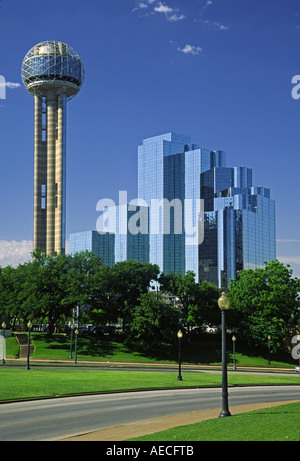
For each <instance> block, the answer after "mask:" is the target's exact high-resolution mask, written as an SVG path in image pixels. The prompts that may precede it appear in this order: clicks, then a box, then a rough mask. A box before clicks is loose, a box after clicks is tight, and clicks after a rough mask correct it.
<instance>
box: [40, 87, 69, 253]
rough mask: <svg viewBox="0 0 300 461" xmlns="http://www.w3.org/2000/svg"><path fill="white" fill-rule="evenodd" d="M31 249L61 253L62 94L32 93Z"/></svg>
mask: <svg viewBox="0 0 300 461" xmlns="http://www.w3.org/2000/svg"><path fill="white" fill-rule="evenodd" d="M34 99H35V136H34V235H33V240H34V242H33V243H34V249H37V248H39V249H42V250H45V251H46V254H47V255H52V256H53V255H57V254H60V253H64V252H65V215H66V210H65V203H66V200H65V191H66V188H65V180H66V178H65V171H66V168H65V162H66V143H65V138H66V124H65V119H66V95H65V93H60V92H58V91H53V90H49V91H48V92H47V93H46V96H37V95H35V97H34Z"/></svg>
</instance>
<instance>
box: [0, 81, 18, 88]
mask: <svg viewBox="0 0 300 461" xmlns="http://www.w3.org/2000/svg"><path fill="white" fill-rule="evenodd" d="M0 86H5V87H6V88H18V87H19V86H21V85H20V83H14V82H5V81H4V82H2V81H1V80H0Z"/></svg>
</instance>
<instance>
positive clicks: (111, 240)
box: [70, 205, 149, 267]
mask: <svg viewBox="0 0 300 461" xmlns="http://www.w3.org/2000/svg"><path fill="white" fill-rule="evenodd" d="M122 207H124V208H123V209H122V210H121V211H120V207H118V206H117V207H115V209H114V211H115V217H116V228H115V232H114V233H112V232H105V233H99V232H98V231H84V232H76V233H72V234H70V253H71V254H72V253H76V252H80V251H85V250H89V251H92V252H93V253H95V254H97V255H99V256H102V258H103V262H104V263H105V264H107V265H108V266H110V267H111V266H113V265H114V264H115V263H117V262H120V261H127V260H129V259H131V260H134V261H140V262H141V263H146V262H148V261H149V234H148V233H144V232H143V231H142V230H141V231H140V223H139V216H140V211H141V210H142V212H143V213H145V215H144V216H147V217H148V212H149V210H148V209H147V208H145V207H140V206H137V207H133V208H134V209H129V206H128V205H122ZM123 219H124V221H125V226H124V223H121V224H120V220H123ZM131 220H133V221H134V222H132V223H131V225H132V226H131V227H132V228H134V232H129V230H128V228H129V226H130V221H131ZM135 221H137V222H135ZM135 224H136V225H135Z"/></svg>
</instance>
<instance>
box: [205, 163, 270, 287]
mask: <svg viewBox="0 0 300 461" xmlns="http://www.w3.org/2000/svg"><path fill="white" fill-rule="evenodd" d="M200 182H201V197H202V199H203V201H204V209H205V213H204V220H205V223H204V241H203V243H202V245H200V247H199V281H202V280H208V281H210V282H212V283H214V284H216V285H218V286H220V287H227V286H228V284H229V282H230V279H236V278H237V276H238V272H239V271H240V270H243V269H255V268H257V267H262V266H263V265H264V262H268V261H270V260H273V259H275V258H276V248H275V241H276V237H275V203H274V200H272V199H271V198H270V190H269V189H266V188H264V187H253V185H252V170H251V169H249V168H245V167H234V168H212V169H210V170H208V171H206V172H204V173H202V174H201V177H200Z"/></svg>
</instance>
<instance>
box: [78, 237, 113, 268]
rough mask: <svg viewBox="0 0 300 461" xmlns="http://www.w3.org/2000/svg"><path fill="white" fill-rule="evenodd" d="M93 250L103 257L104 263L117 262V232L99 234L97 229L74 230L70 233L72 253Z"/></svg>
mask: <svg viewBox="0 0 300 461" xmlns="http://www.w3.org/2000/svg"><path fill="white" fill-rule="evenodd" d="M85 250H87V251H92V252H93V253H95V254H96V255H98V256H101V257H102V261H103V263H104V264H107V265H108V266H110V267H111V266H113V265H114V264H115V234H111V233H110V232H106V233H105V234H99V233H98V232H97V231H95V230H90V231H83V232H74V233H71V234H70V254H74V253H78V252H81V251H85Z"/></svg>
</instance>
